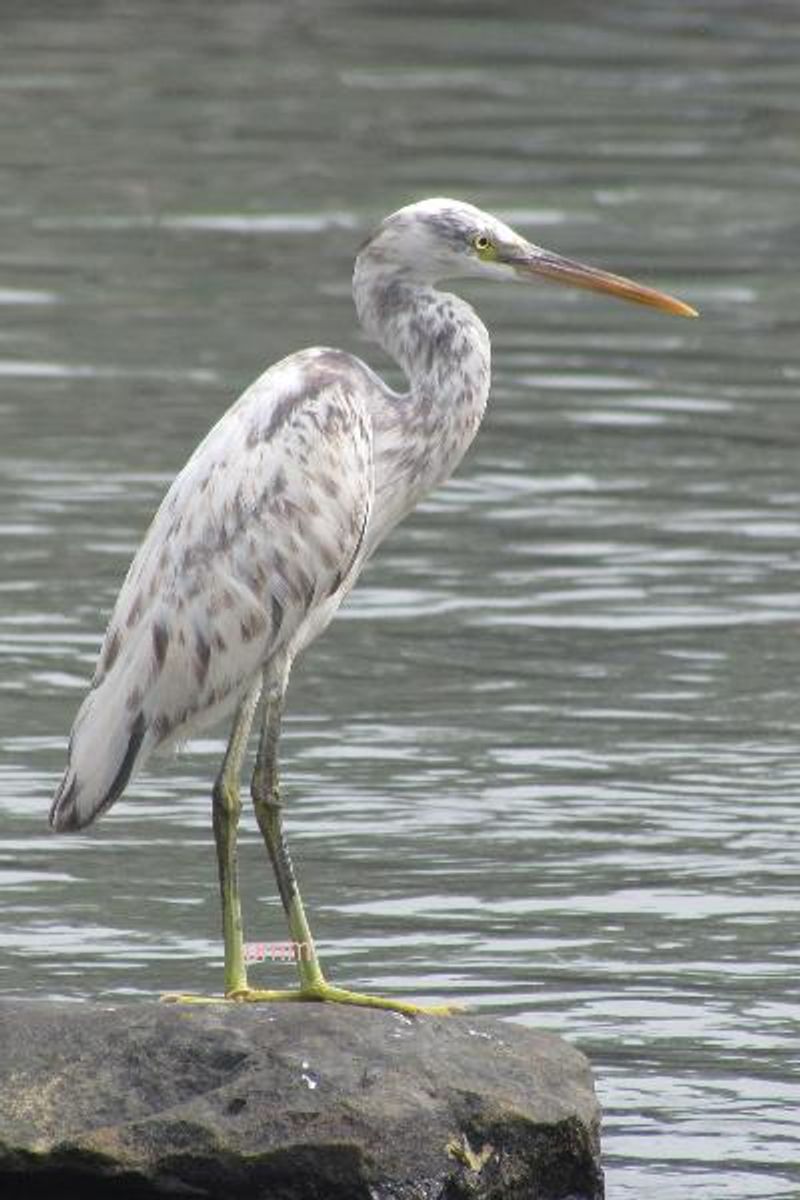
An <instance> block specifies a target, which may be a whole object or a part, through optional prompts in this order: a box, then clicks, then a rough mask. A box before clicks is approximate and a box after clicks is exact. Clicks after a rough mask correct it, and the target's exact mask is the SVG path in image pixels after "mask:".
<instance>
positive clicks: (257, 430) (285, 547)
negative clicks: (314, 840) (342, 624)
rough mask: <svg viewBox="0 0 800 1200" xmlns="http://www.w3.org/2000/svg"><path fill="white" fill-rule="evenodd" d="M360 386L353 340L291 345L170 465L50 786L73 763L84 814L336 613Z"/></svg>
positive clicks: (360, 465) (351, 569)
mask: <svg viewBox="0 0 800 1200" xmlns="http://www.w3.org/2000/svg"><path fill="white" fill-rule="evenodd" d="M368 386H369V385H368V381H367V377H366V376H365V375H364V373H363V370H362V369H361V365H360V364H359V363H358V360H357V359H354V358H352V357H351V356H350V355H346V354H344V353H342V352H340V351H333V350H310V351H303V352H301V353H300V354H295V355H292V356H291V357H290V358H288V359H284V360H283V361H282V362H280V363H278V364H276V366H274V367H272V368H271V369H270V370H269V371H267V372H266V373H265V374H264V375H262V376H261V378H260V379H258V380H257V381H256V382H255V383H254V384H253V385H252V386H251V387H250V388H248V390H247V391H246V392H245V393H244V395H243V396H242V397H241V398H240V399H239V400H238V401H237V402H236V404H234V405H233V407H232V408H230V409H229V410H228V412H227V413H225V415H224V416H223V417H222V418H221V420H220V421H219V422H218V423H217V425H216V426H215V427H214V428H213V429H212V430H211V432H210V433H209V434H208V436H207V437H206V438H205V440H204V441H203V442H202V443H201V444H200V446H198V448H197V450H196V451H195V453H194V454H193V455H192V457H191V458H190V460H189V461H188V463H187V464H186V466H185V467H184V469H183V470H182V471H181V473H180V474H179V475H178V476H177V478H176V479H175V481H174V483H173V484H172V486H171V487H170V489H169V491H168V492H167V494H166V496H165V497H164V500H163V502H162V504H161V506H160V508H159V510H158V512H157V513H156V516H155V518H154V519H153V522H152V524H151V526H150V528H149V530H148V532H147V534H146V536H145V538H144V541H143V543H142V545H141V547H140V548H139V551H138V553H137V554H136V557H135V558H134V560H133V562H132V564H131V567H130V570H129V571H128V575H127V577H126V579H125V582H124V584H123V586H122V588H121V590H120V593H119V596H118V598H117V602H116V605H115V607H114V611H113V614H112V617H111V620H110V622H109V626H108V631H107V633H106V636H105V640H104V643H103V646H102V649H101V652H100V657H99V661H98V665H97V670H96V673H95V676H94V679H93V682H92V691H91V692H90V693H89V695H88V696H87V698H86V700H85V702H84V705H83V707H82V708H81V710H80V712H79V714H78V717H77V719H76V722H75V726H74V728H73V736H72V740H71V745H70V768H69V769H68V771H67V775H66V776H65V779H64V782H63V783H62V788H61V790H60V794H61V793H64V792H66V791H68V790H69V788H70V787H71V786H72V784H73V783H74V777H75V776H77V780H78V791H77V792H76V794H75V795H74V796H73V798H72V803H73V807H74V805H75V802H76V800H77V796H78V794H79V793H80V792H83V793H84V798H83V801H82V802H81V803H80V805H79V808H80V816H81V820H80V823H81V824H85V823H86V821H87V820H91V818H92V816H93V815H95V814H96V813H97V812H98V811H100V810H101V809H102V808H104V807H107V806H108V805H109V804H110V803H112V802H113V800H114V799H116V796H117V795H119V794H120V792H121V791H122V788H123V787H124V786H125V783H126V782H127V780H128V778H129V777H130V775H131V773H132V771H133V769H134V768H138V767H140V766H141V765H142V764H143V762H144V760H145V759H146V758H147V756H148V754H149V753H150V752H151V751H152V750H153V749H155V748H156V747H158V746H159V745H160V744H164V743H172V742H174V741H177V740H180V739H181V737H186V736H187V735H188V733H189V732H190V731H192V730H193V729H194V728H198V727H201V726H202V725H205V724H208V723H209V721H211V720H213V719H214V718H215V717H216V716H218V715H222V713H224V712H225V711H227V710H228V709H229V708H230V707H232V706H233V705H234V704H235V703H236V702H237V701H238V700H239V699H240V698H241V696H242V695H243V694H244V692H245V691H246V690H247V689H248V688H249V686H250V684H251V681H252V680H253V678H254V676H255V675H256V674H257V673H258V671H259V670H260V669H261V667H262V666H263V664H265V663H266V662H267V661H269V660H271V659H272V658H274V657H275V656H277V655H280V654H281V653H285V654H286V655H287V656H288V657H289V659H290V658H291V655H292V653H293V649H294V648H295V647H296V645H297V644H298V642H302V643H303V644H305V643H306V642H307V641H309V640H310V636H309V627H313V629H312V632H311V636H314V635H315V634H316V633H317V632H319V631H320V630H321V629H322V628H324V626H325V624H327V622H328V621H329V620H330V617H331V616H332V615H333V613H334V612H335V610H336V608H337V607H338V604H339V602H340V600H341V598H342V597H343V595H344V594H345V593H346V591H347V588H348V586H349V584H350V583H351V582H352V578H353V577H354V573H355V571H356V569H357V560H358V558H359V553H360V549H361V546H362V543H363V538H364V530H365V526H366V522H367V519H368V515H369V509H370V503H371V498H372V494H373V464H372V428H371V423H370V419H369V411H368V395H367V392H368ZM128 759H130V762H129V763H128V761H127V760H128ZM123 767H125V768H126V769H125V771H124V772H123V774H124V778H121V777H120V772H121V771H123ZM71 776H72V777H73V778H71ZM82 776H83V778H82ZM120 784H121V786H120ZM112 793H113V795H112ZM109 797H110V798H109ZM57 807H58V798H57V799H56V802H55V805H54V811H56V809H57ZM87 813H89V814H90V815H88V816H87V815H86V814H87ZM56 823H58V822H57V821H56ZM65 823H66V818H65Z"/></svg>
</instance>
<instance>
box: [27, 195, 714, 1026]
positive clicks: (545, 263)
mask: <svg viewBox="0 0 800 1200" xmlns="http://www.w3.org/2000/svg"><path fill="white" fill-rule="evenodd" d="M473 276H474V277H478V278H487V279H495V280H500V281H505V280H522V281H525V282H533V281H536V280H540V279H545V280H548V279H549V280H553V281H557V282H561V283H566V284H572V285H575V286H577V287H582V288H589V289H591V290H592V291H596V292H605V293H607V294H608V295H610V296H617V297H621V298H622V299H625V300H631V301H635V302H637V303H639V304H645V305H650V306H651V307H653V308H656V309H660V310H662V311H664V312H667V313H674V314H677V315H679V316H686V317H693V316H696V315H697V314H696V312H695V310H694V309H693V308H691V307H690V306H689V305H687V304H684V303H683V302H682V301H680V300H677V299H675V298H674V297H672V296H668V295H666V294H665V293H663V292H659V291H656V290H654V289H653V288H649V287H645V286H643V285H641V284H638V283H634V282H633V281H632V280H629V279H625V278H623V277H622V276H619V275H612V274H609V273H608V272H606V271H602V270H598V269H597V268H594V267H589V266H585V265H583V264H581V263H578V262H573V261H571V260H570V259H567V258H563V257H561V256H560V255H558V254H554V253H551V252H549V251H547V250H544V249H542V248H541V247H540V246H537V245H534V244H532V243H531V242H528V241H526V240H525V239H524V238H522V237H520V236H519V234H517V233H515V232H514V230H512V229H511V228H509V226H508V225H506V224H504V223H503V222H502V221H500V220H498V219H497V218H495V217H493V216H490V215H489V214H488V213H485V212H482V211H481V210H480V209H478V208H475V207H473V206H472V205H471V204H466V203H462V202H459V201H455V200H446V199H431V200H423V201H420V202H418V203H416V204H410V205H408V206H406V207H404V208H401V209H399V210H398V211H397V212H395V213H393V214H391V215H390V216H388V217H386V218H385V219H384V220H383V221H382V222H381V224H380V225H379V226H378V227H377V229H376V230H375V232H374V233H373V234H372V236H371V237H369V238H368V240H367V241H366V242H365V243H364V244H363V246H362V247H361V249H360V251H359V252H358V255H357V258H356V261H355V270H354V274H353V296H354V300H355V306H356V310H357V313H358V317H359V319H360V321H361V324H362V326H363V328H364V330H365V331H366V333H367V334H368V336H369V337H370V338H371V339H373V340H375V341H377V342H379V343H380V345H381V346H382V347H383V348H384V350H386V351H387V352H388V354H389V355H391V357H392V358H393V359H395V361H396V362H397V363H398V364H399V366H400V367H401V368H402V370H403V372H404V374H405V376H406V378H407V381H408V390H407V391H405V392H403V393H399V392H395V391H393V390H391V389H390V388H389V387H387V386H386V384H385V383H383V381H382V380H381V379H380V378H379V377H378V376H377V375H376V374H375V372H374V371H372V370H371V369H370V367H368V366H367V365H366V364H365V363H364V362H362V361H361V360H360V359H358V358H356V357H354V356H353V355H352V354H347V353H345V352H343V351H342V350H334V349H328V348H320V347H317V348H313V349H307V350H301V351H300V352H298V353H295V354H291V355H290V356H289V357H287V358H284V359H282V360H281V361H280V362H278V363H276V364H275V365H274V366H272V367H270V368H269V369H268V370H267V371H266V372H265V373H264V374H263V375H261V376H260V378H258V379H257V380H256V381H255V383H253V384H252V385H251V386H250V387H249V388H248V389H247V390H246V391H245V392H244V393H243V395H242V396H241V397H240V398H239V399H238V400H237V401H236V403H235V404H233V406H232V407H231V408H229V409H228V411H227V412H226V413H225V414H224V415H223V416H222V417H221V419H220V420H219V421H218V422H217V424H216V425H215V426H214V427H213V428H212V430H211V432H210V433H209V434H208V435H207V436H206V438H205V439H204V440H203V441H202V442H201V443H200V445H199V446H198V447H197V449H196V450H195V452H194V454H193V455H192V456H191V458H190V459H189V461H188V462H187V464H186V466H185V467H184V468H183V470H182V471H181V472H180V474H179V475H178V476H177V478H176V479H175V481H174V482H173V484H172V486H171V487H170V488H169V490H168V492H167V494H166V496H165V497H164V500H163V502H162V503H161V506H160V507H159V509H158V511H157V513H156V515H155V517H154V519H153V521H152V524H151V525H150V528H149V530H148V532H147V534H146V535H145V538H144V541H143V542H142V544H141V546H140V548H139V550H138V552H137V554H136V556H135V557H134V559H133V562H132V564H131V566H130V569H129V571H128V574H127V576H126V578H125V581H124V583H123V585H122V589H121V591H120V593H119V596H118V598H117V601H116V604H115V606H114V610H113V613H112V616H111V620H110V622H109V625H108V630H107V632H106V635H105V640H104V642H103V645H102V647H101V651H100V656H99V659H98V663H97V669H96V671H95V674H94V678H93V680H92V683H91V689H90V691H89V693H88V695H87V696H86V698H85V699H84V701H83V703H82V705H81V707H80V709H79V711H78V714H77V717H76V719H75V723H74V726H73V729H72V734H71V737H70V742H69V753H68V764H67V768H66V772H65V774H64V777H63V779H62V781H61V784H60V786H59V788H58V790H57V792H56V796H55V799H54V800H53V804H52V808H51V811H50V824H51V825H52V826H53V828H54V829H56V830H76V829H82V828H83V827H84V826H86V825H88V824H89V823H90V822H91V821H93V820H94V819H95V818H96V817H98V816H99V815H100V814H101V813H104V812H105V811H106V810H107V809H109V808H110V807H111V805H112V804H113V803H114V802H115V801H116V800H117V799H119V797H120V796H121V795H122V793H123V791H124V790H125V788H126V787H127V785H128V783H129V782H130V781H131V779H132V778H133V777H134V775H135V774H136V773H137V772H138V771H139V770H140V769H141V768H142V767H143V766H144V764H145V763H146V762H147V760H148V759H149V758H150V756H151V754H153V753H154V752H156V751H163V750H168V749H170V748H172V747H174V746H175V745H176V744H180V743H181V742H183V741H184V740H185V739H186V738H188V737H189V736H191V735H192V734H194V733H195V732H196V731H197V730H199V729H201V728H204V727H206V726H208V725H211V724H213V723H215V722H217V721H218V720H220V719H221V718H223V717H225V716H230V714H233V724H232V730H231V734H230V738H229V741H228V744H227V749H226V751H225V754H224V757H223V760H222V764H221V767H220V769H219V773H218V775H217V778H216V781H215V783H214V786H213V790H212V818H213V830H214V839H215V844H216V854H217V865H218V872H219V886H220V895H221V903H222V931H223V938H224V951H225V960H224V961H225V966H224V993H223V997H224V998H225V999H229V1000H238V1001H262V1000H263V1001H269V1000H316V1001H338V1002H340V1003H346V1004H358V1005H368V1006H373V1007H379V1008H390V1009H395V1010H398V1011H400V1012H406V1013H414V1012H419V1011H449V1010H448V1009H447V1007H446V1006H443V1007H440V1008H438V1009H431V1008H428V1009H422V1008H421V1007H420V1006H417V1005H413V1004H408V1003H405V1002H402V1001H399V1000H393V999H391V998H384V997H380V996H372V995H366V994H363V993H360V992H352V991H349V990H347V989H345V988H340V987H335V986H334V985H333V984H331V983H330V982H329V981H328V980H327V979H326V978H325V976H324V974H323V972H322V969H321V967H320V964H319V960H318V957H317V953H316V949H315V946H314V940H313V938H312V935H311V931H310V929H309V925H308V920H307V918H306V913H305V909H304V907H303V902H302V899H301V895H300V890H299V887H298V884H297V879H296V877H295V873H294V870H293V867H292V862H291V859H290V856H289V850H288V846H287V842H286V837H285V834H284V831H283V821H282V800H281V791H280V786H279V777H278V744H279V738H280V730H281V716H282V712H283V706H284V696H285V694H286V688H287V683H288V681H289V674H290V671H291V668H292V664H293V662H294V660H295V659H296V658H297V656H298V654H300V653H301V652H302V651H303V650H304V649H305V648H306V647H307V646H308V645H309V644H310V643H311V642H312V641H313V640H314V639H315V638H316V637H318V636H319V635H320V634H321V633H322V631H323V630H324V629H325V628H326V627H327V625H328V624H329V622H330V621H331V619H332V617H333V616H334V614H335V613H336V611H337V609H338V608H339V606H340V604H341V603H342V601H343V600H344V599H345V598H346V596H347V595H348V593H349V592H350V591H351V589H352V588H353V586H354V584H355V583H356V580H357V579H358V577H359V575H360V574H361V571H362V569H363V568H364V566H365V564H366V563H367V562H368V560H369V559H370V557H371V556H372V554H373V552H374V551H375V550H376V548H377V547H378V546H379V545H380V543H381V542H382V541H383V540H384V538H385V537H386V536H387V534H388V533H389V532H390V531H391V530H392V529H393V528H394V526H396V525H397V523H398V522H399V521H401V520H402V519H403V517H405V516H406V515H407V514H408V513H409V512H410V511H411V510H412V509H413V508H414V506H415V505H416V504H418V503H419V501H420V500H421V499H422V498H423V497H424V496H426V495H427V494H428V493H429V492H430V491H431V489H432V488H435V487H438V486H439V484H441V483H443V482H444V481H445V480H446V479H447V478H448V477H449V476H450V475H451V473H452V472H453V471H454V470H455V468H456V466H457V465H458V463H459V462H460V461H461V459H462V457H463V456H464V453H465V452H466V450H467V448H468V447H469V445H470V443H471V442H472V440H473V438H474V437H475V434H476V433H477V431H478V427H479V425H480V423H481V419H482V417H483V414H484V410H485V408H486V402H487V399H488V395H489V374H490V372H489V366H490V345H489V336H488V333H487V331H486V329H485V327H484V325H483V324H482V322H481V321H480V320H479V318H478V316H477V315H476V313H475V312H474V311H473V309H472V308H471V307H470V305H468V304H467V303H465V301H464V300H462V299H460V298H459V297H458V296H454V295H452V294H450V293H448V292H445V291H442V290H440V289H439V287H438V286H437V285H438V284H439V283H441V281H443V280H447V279H452V278H458V277H473ZM257 713H258V714H259V726H260V737H259V741H258V749H257V752H256V759H255V768H254V773H253V776H252V784H251V793H252V799H253V805H254V808H255V815H256V819H257V822H258V826H259V829H260V831H261V834H262V835H263V838H264V841H265V843H266V848H267V851H268V854H269V857H270V860H271V862H272V867H273V870H274V873H275V878H276V882H277V888H278V893H279V895H280V899H281V902H282V905H283V908H284V911H285V915H286V919H287V921H288V926H289V932H290V935H291V938H292V941H293V942H294V945H295V947H297V950H298V952H297V955H296V961H297V967H298V971H299V975H300V981H299V984H300V985H299V988H297V989H293V990H263V989H258V988H253V987H251V986H249V984H248V981H247V972H246V961H245V949H244V942H243V934H242V916H241V905H240V899H239V873H238V862H237V834H238V826H239V819H240V813H241V807H242V805H241V799H240V794H239V786H240V774H241V769H242V765H243V760H244V756H245V752H246V747H247V742H248V738H249V735H250V731H251V727H252V724H253V721H254V719H255V717H256V714H257ZM165 998H166V999H173V1000H178V1001H186V1002H189V1001H198V1002H210V1001H212V1000H213V999H214V998H213V997H210V996H209V997H206V996H191V995H174V996H171V997H165Z"/></svg>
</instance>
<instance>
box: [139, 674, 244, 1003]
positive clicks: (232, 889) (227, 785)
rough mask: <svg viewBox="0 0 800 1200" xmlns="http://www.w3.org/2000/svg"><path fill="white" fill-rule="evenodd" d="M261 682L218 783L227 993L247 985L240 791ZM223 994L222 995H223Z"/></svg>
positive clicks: (236, 728) (179, 998) (239, 719)
mask: <svg viewBox="0 0 800 1200" xmlns="http://www.w3.org/2000/svg"><path fill="white" fill-rule="evenodd" d="M260 691H261V682H260V681H259V683H258V684H257V685H256V686H255V687H254V688H253V690H252V691H251V692H250V693H249V695H248V696H247V697H246V698H245V700H243V702H242V703H241V705H240V706H239V708H238V710H237V712H236V716H235V718H234V722H233V729H232V731H231V736H230V740H229V741H228V747H227V749H226V751H225V757H224V758H223V760H222V765H221V767H220V771H219V774H218V775H217V778H216V781H215V783H214V791H213V793H212V798H213V824H214V841H215V843H216V847H217V867H218V871H219V890H220V899H221V901H222V937H223V942H224V946H225V996H226V997H233V996H234V995H238V994H239V993H241V992H242V991H245V990H246V989H247V971H246V968H245V963H244V938H243V935H242V906H241V901H240V898H239V859H238V854H237V847H236V842H237V835H238V831H239V817H240V815H241V811H242V801H241V797H240V795H239V780H240V776H241V772H242V760H243V758H244V753H245V750H246V749H247V740H248V738H249V736H250V730H251V728H252V725H253V717H254V715H255V711H256V706H257V705H258V697H259V693H260ZM220 998H221V997H220ZM216 999H217V997H213V996H192V995H182V994H174V993H169V994H167V995H166V996H162V1000H167V1001H173V1002H182V1003H187V1004H189V1003H191V1004H203V1003H209V1002H215V1001H216Z"/></svg>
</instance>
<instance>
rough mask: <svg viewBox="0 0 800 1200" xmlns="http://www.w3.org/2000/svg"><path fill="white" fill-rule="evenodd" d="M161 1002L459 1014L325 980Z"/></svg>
mask: <svg viewBox="0 0 800 1200" xmlns="http://www.w3.org/2000/svg"><path fill="white" fill-rule="evenodd" d="M161 999H162V1000H163V1001H164V1002H165V1003H167V1004H224V1003H226V1002H228V1001H233V1002H234V1003H237V1004H262V1003H267V1002H269V1001H276V1000H290V1001H292V1002H295V1003H296V1002H297V1001H303V1002H306V1003H312V1004H313V1003H317V1004H320V1003H322V1004H355V1005H358V1006H360V1007H361V1008H385V1009H389V1010H390V1011H392V1012H399V1013H404V1014H405V1015H407V1016H412V1017H414V1016H420V1015H425V1016H437V1017H444V1016H449V1015H450V1014H451V1013H456V1012H462V1011H463V1009H462V1006H461V1005H460V1004H411V1003H409V1002H408V1001H405V1000H393V999H391V998H390V997H388V996H371V995H369V994H367V993H366V992H351V991H349V990H348V989H347V988H340V987H334V986H333V984H330V983H328V982H327V981H322V982H320V983H314V984H308V985H306V986H305V987H300V988H291V989H288V990H284V989H273V988H269V989H264V988H253V987H241V988H234V989H233V990H232V991H230V992H228V993H227V994H226V995H225V996H195V995H191V994H188V993H183V992H167V993H166V995H163V996H162V997H161Z"/></svg>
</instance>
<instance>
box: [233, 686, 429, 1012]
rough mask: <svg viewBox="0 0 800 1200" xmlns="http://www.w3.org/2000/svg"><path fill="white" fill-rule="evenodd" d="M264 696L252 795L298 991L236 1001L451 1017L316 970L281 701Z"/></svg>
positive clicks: (251, 992)
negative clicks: (300, 882) (297, 860)
mask: <svg viewBox="0 0 800 1200" xmlns="http://www.w3.org/2000/svg"><path fill="white" fill-rule="evenodd" d="M264 693H265V694H264V724H263V727H262V730H261V738H260V741H259V746H258V756H257V758H256V766H255V771H254V773H253V782H252V786H251V791H252V796H253V806H254V808H255V813H256V819H257V821H258V826H259V829H260V830H261V833H262V835H263V838H264V842H265V843H266V847H267V851H268V853H269V856H270V860H271V862H272V866H273V870H274V872H275V879H276V881H277V884H278V891H279V893H280V897H281V903H282V904H283V908H284V912H285V913H286V919H287V921H288V924H289V933H290V936H291V939H292V942H293V950H294V955H295V958H296V961H297V967H298V971H299V973H300V987H299V989H297V990H294V991H283V990H281V991H272V990H269V991H263V990H259V989H256V988H247V989H245V990H243V991H242V992H241V993H240V994H239V995H238V996H237V998H238V999H241V1000H246V1001H263V1000H312V1001H313V1000H316V1001H329V1002H333V1003H338V1004H357V1005H363V1006H364V1007H368V1008H389V1009H394V1010H395V1011H397V1012H402V1013H412V1014H413V1013H422V1012H424V1013H440V1014H443V1013H448V1012H452V1011H453V1006H447V1005H439V1006H431V1007H427V1008H425V1007H422V1006H421V1005H418V1004H407V1003H405V1002H404V1001H402V1000H391V999H388V998H385V997H383V996H371V995H367V994H365V993H363V992H351V991H349V990H347V989H346V988H339V987H334V986H333V985H332V984H330V983H328V981H327V980H326V979H325V976H324V975H323V973H322V968H321V967H320V965H319V960H318V958H317V952H316V948H315V946H314V939H313V937H312V935H311V930H310V928H309V925H308V920H307V919H306V914H305V909H304V907H303V900H302V897H301V895H300V889H299V887H298V886H297V879H296V878H295V874H294V868H293V867H292V860H291V858H290V856H289V847H288V846H287V844H286V837H285V834H284V832H283V818H282V804H281V797H280V786H279V780H278V741H279V738H280V728H281V715H282V708H283V697H282V695H281V694H280V693H279V692H278V691H277V690H275V691H270V690H269V687H268V685H267V686H266V687H265V689H264Z"/></svg>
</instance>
